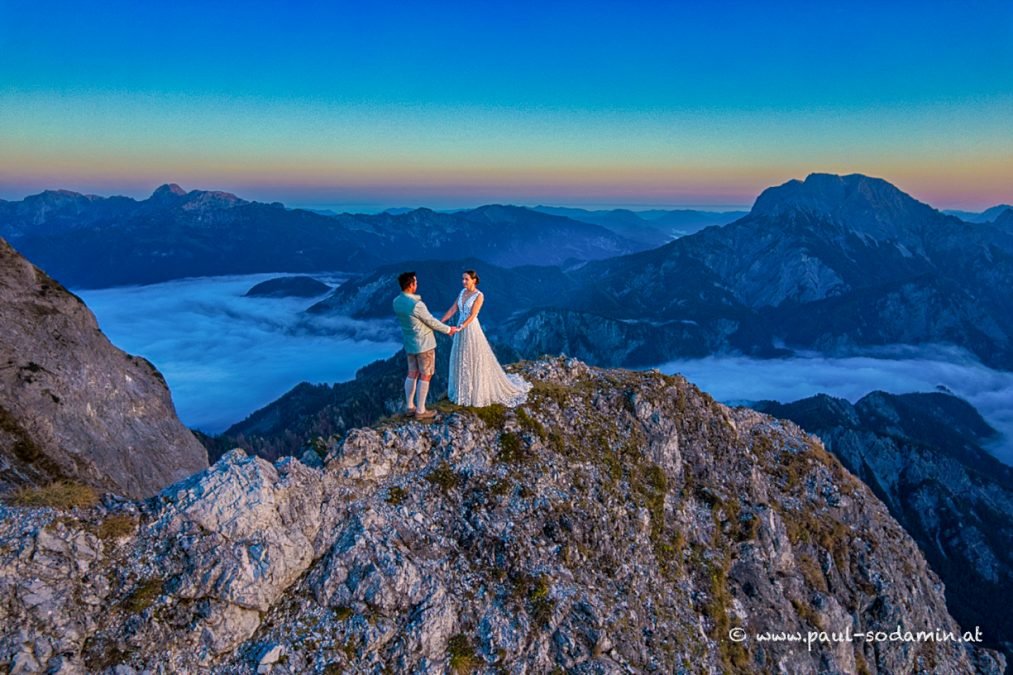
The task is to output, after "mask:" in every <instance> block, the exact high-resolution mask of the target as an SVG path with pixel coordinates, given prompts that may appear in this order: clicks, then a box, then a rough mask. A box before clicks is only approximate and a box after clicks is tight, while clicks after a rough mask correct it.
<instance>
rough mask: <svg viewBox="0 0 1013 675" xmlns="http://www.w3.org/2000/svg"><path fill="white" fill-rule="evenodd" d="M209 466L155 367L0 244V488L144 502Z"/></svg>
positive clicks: (5, 244) (68, 296)
mask: <svg viewBox="0 0 1013 675" xmlns="http://www.w3.org/2000/svg"><path fill="white" fill-rule="evenodd" d="M207 465H208V459H207V453H206V452H205V451H204V448H203V447H201V444H200V443H198V442H197V439H195V438H194V436H193V434H191V433H190V432H189V431H188V430H187V429H186V427H184V426H183V425H182V424H181V423H180V421H179V420H178V419H177V418H176V413H175V409H174V408H173V405H172V400H171V398H170V396H169V390H168V389H167V387H166V385H165V380H164V379H163V377H162V375H161V374H160V373H159V372H158V371H157V370H156V369H155V367H154V366H152V365H151V364H150V363H149V362H147V361H146V360H144V359H142V358H139V357H136V356H131V355H129V354H125V353H124V352H122V351H120V350H119V349H117V348H116V347H114V346H113V345H112V344H111V343H110V342H109V340H107V339H106V337H105V335H103V334H102V332H101V331H100V330H99V328H98V325H97V323H96V322H95V317H94V315H92V313H91V312H90V311H89V310H88V308H87V307H85V305H84V303H83V302H82V301H81V300H80V299H79V298H78V297H77V296H76V295H73V294H71V293H69V292H67V291H66V290H65V289H64V288H63V287H62V286H61V285H60V284H58V283H57V282H56V281H54V280H53V279H51V278H50V277H49V276H47V275H46V274H45V273H44V272H43V271H42V270H40V269H39V268H37V267H35V266H34V265H32V264H31V263H29V262H28V261H27V260H25V259H24V258H23V257H22V256H20V255H18V253H17V252H16V251H15V250H14V249H13V248H11V247H10V246H9V245H8V244H7V242H6V241H4V240H3V239H0V492H9V491H11V490H12V489H14V488H17V487H23V486H33V485H34V486H38V485H44V484H48V483H50V482H53V481H55V480H72V481H77V482H81V483H85V484H88V485H92V486H95V487H98V488H102V489H108V490H112V491H115V492H117V493H119V494H126V495H130V496H134V497H147V496H150V495H152V494H154V493H155V492H157V491H158V490H160V489H161V488H163V487H165V486H166V485H169V484H170V483H174V482H176V481H178V480H180V479H183V478H185V477H187V476H189V475H190V474H192V473H194V472H196V471H200V470H201V469H204V468H206V467H207Z"/></svg>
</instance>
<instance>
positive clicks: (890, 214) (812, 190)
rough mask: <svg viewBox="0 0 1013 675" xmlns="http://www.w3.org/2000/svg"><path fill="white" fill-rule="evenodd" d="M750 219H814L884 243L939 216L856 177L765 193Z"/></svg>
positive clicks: (812, 179)
mask: <svg viewBox="0 0 1013 675" xmlns="http://www.w3.org/2000/svg"><path fill="white" fill-rule="evenodd" d="M750 214H751V215H754V216H763V217H768V218H779V219H782V218H786V219H793V218H795V217H798V216H800V215H802V216H816V217H817V218H819V219H820V220H827V221H830V222H834V223H841V224H846V225H847V226H848V227H849V228H850V229H853V230H855V231H858V232H862V233H864V234H869V235H872V236H876V237H883V238H891V237H895V236H896V234H897V232H898V231H899V230H902V229H906V228H907V226H912V225H915V224H916V223H924V222H925V221H926V219H932V218H940V217H943V216H942V214H940V213H939V212H938V211H936V210H935V209H933V208H932V207H931V206H929V205H928V204H924V203H922V202H920V201H918V200H916V199H914V198H913V197H911V196H910V195H908V194H907V193H905V192H903V191H902V190H900V189H899V188H898V187H896V186H895V185H893V184H892V183H889V182H887V181H885V180H883V179H882V178H874V177H871V176H865V175H862V174H857V173H855V174H849V175H847V176H840V175H836V174H828V173H811V174H809V175H808V176H807V177H806V179H805V180H804V181H799V180H790V181H788V182H787V183H784V184H783V185H778V186H776V187H771V188H767V189H766V190H764V191H763V192H762V193H761V194H760V196H759V197H757V199H756V203H755V204H754V205H753V209H752V211H751V212H750Z"/></svg>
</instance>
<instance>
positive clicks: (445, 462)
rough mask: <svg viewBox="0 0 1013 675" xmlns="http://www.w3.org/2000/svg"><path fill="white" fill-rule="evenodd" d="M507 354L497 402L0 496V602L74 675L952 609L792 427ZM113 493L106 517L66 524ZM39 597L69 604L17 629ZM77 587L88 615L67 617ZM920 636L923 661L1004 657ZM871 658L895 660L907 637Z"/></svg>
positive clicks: (609, 657) (692, 391)
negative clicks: (4, 593)
mask: <svg viewBox="0 0 1013 675" xmlns="http://www.w3.org/2000/svg"><path fill="white" fill-rule="evenodd" d="M508 367H509V368H511V369H516V370H517V371H518V372H519V374H521V375H522V376H524V377H525V378H526V379H528V380H529V381H530V382H532V384H533V385H534V389H533V390H532V392H531V395H530V397H529V399H528V401H526V402H525V403H524V404H523V405H522V406H521V407H518V408H515V409H509V408H503V407H500V408H499V409H496V408H493V407H488V408H484V409H475V408H462V407H457V406H454V405H453V404H451V403H449V402H442V403H441V404H439V405H440V408H441V418H440V419H438V420H436V421H434V422H433V423H432V424H431V425H428V426H423V425H420V424H419V423H418V422H415V421H410V420H396V419H394V420H388V421H385V422H382V423H380V424H378V425H377V426H376V427H370V428H358V429H353V430H350V431H349V432H348V433H347V434H343V435H341V436H340V437H338V436H335V437H331V438H330V439H328V440H324V441H323V443H322V444H321V445H320V446H319V447H318V448H317V449H316V450H311V451H309V452H307V453H305V454H304V455H303V458H305V461H301V460H299V459H295V458H285V459H282V460H280V461H278V462H276V463H274V464H271V463H269V462H267V461H266V460H264V459H261V458H256V457H250V456H248V455H247V454H246V453H245V452H244V451H243V450H241V449H233V450H230V451H229V452H227V453H226V454H225V455H223V456H222V457H221V458H220V459H219V460H218V462H216V463H215V464H214V465H213V466H212V467H210V468H209V469H207V470H205V471H203V472H201V473H198V474H196V475H194V476H191V477H190V478H187V479H185V480H183V481H181V482H179V483H176V484H175V485H174V486H170V487H168V488H166V489H165V490H164V491H163V492H162V493H161V495H162V498H160V499H157V500H151V501H149V502H147V503H145V504H144V505H143V508H141V507H140V506H138V505H137V504H125V503H123V502H120V503H118V504H117V503H115V502H112V500H109V502H110V503H111V504H112V505H111V506H109V507H106V506H105V505H103V506H101V507H96V508H94V509H92V510H91V511H87V512H86V511H84V510H79V512H78V514H76V515H75V516H74V517H73V518H71V517H64V518H62V519H61V520H60V521H59V522H55V523H53V524H52V525H50V523H52V522H53V521H54V520H56V514H50V513H48V512H45V511H42V510H40V509H36V510H29V509H24V510H19V511H17V512H15V513H13V514H11V515H8V514H7V513H5V516H6V517H5V518H4V519H3V520H0V562H2V563H4V564H5V568H4V569H5V574H6V575H7V577H5V578H8V577H9V578H12V579H13V581H12V582H11V584H10V585H13V584H21V585H24V586H27V585H28V584H32V585H31V586H30V590H31V593H28V592H25V593H9V594H8V596H9V599H7V598H5V604H3V605H0V606H2V607H3V608H4V610H5V615H4V616H5V618H6V617H10V618H9V620H7V621H6V622H5V623H6V624H7V625H11V626H29V627H30V628H31V630H32V631H33V632H31V633H28V637H27V638H25V639H23V640H22V643H23V644H27V645H32V644H35V643H38V642H41V641H42V640H48V641H49V643H50V644H52V643H54V642H56V640H62V641H63V642H60V648H61V650H62V652H63V655H62V658H65V659H66V661H65V662H70V663H71V664H73V665H75V666H77V665H78V664H80V667H79V668H78V670H81V671H84V670H88V671H93V670H95V669H96V667H95V664H99V663H101V664H105V663H108V662H109V661H111V660H113V659H114V658H116V659H119V658H125V657H121V656H120V654H122V653H123V652H121V651H114V650H115V649H117V648H116V646H115V645H117V644H124V643H125V642H126V641H127V640H130V647H131V652H130V654H129V658H130V663H131V665H132V666H137V669H138V670H141V669H145V668H153V667H155V664H158V665H159V666H166V667H167V669H168V670H171V671H173V672H195V671H201V672H203V671H207V670H210V669H211V668H214V667H217V668H220V669H222V670H224V671H228V672H254V671H260V672H268V671H270V672H282V671H284V672H310V671H314V670H322V668H323V666H324V663H325V661H326V663H327V664H328V666H327V667H328V671H327V672H330V671H336V672H364V671H376V670H379V669H380V668H382V667H383V666H391V667H394V668H396V669H397V670H399V671H406V672H407V671H427V672H428V671H439V672H450V671H451V670H463V669H461V668H458V667H457V666H458V664H460V662H461V660H462V656H461V655H462V654H464V655H465V658H466V659H467V661H466V662H465V663H466V665H467V668H466V669H467V670H469V671H471V670H474V671H487V670H491V669H493V668H494V667H495V668H499V669H501V670H505V671H509V672H520V671H522V670H530V671H532V672H542V673H547V672H550V671H558V670H564V669H567V668H570V669H574V670H575V669H581V670H583V671H586V672H674V671H677V670H679V669H681V668H682V667H683V664H685V663H690V662H692V663H694V664H695V665H696V666H697V670H699V671H701V672H731V671H733V670H735V669H736V665H737V664H747V665H748V664H753V663H790V664H792V666H791V669H792V671H793V672H796V671H797V672H815V671H816V670H821V669H822V670H831V671H835V672H852V671H854V670H855V668H854V665H853V664H854V663H855V660H856V656H855V654H858V653H859V652H858V651H857V650H856V651H855V652H854V653H852V651H851V650H850V649H849V650H844V651H836V650H831V649H822V650H819V651H817V650H815V649H814V650H813V651H811V652H809V651H807V650H806V649H798V648H797V645H794V644H791V643H789V642H780V643H778V642H755V643H753V642H749V643H744V644H742V645H740V646H735V645H736V644H738V643H733V642H730V641H728V638H727V635H728V626H735V625H738V624H739V623H740V622H742V630H744V631H748V632H750V633H754V632H758V631H761V630H769V629H770V627H771V626H774V625H776V628H777V629H778V630H782V629H783V630H787V631H792V632H795V631H803V632H804V631H806V630H809V629H810V627H813V626H830V625H832V622H833V621H840V620H846V621H848V622H853V623H854V624H855V625H858V626H863V627H864V626H868V627H870V628H869V629H872V628H877V629H878V627H881V626H882V627H884V629H886V628H885V627H886V626H891V625H893V626H896V625H903V626H929V627H934V628H935V627H938V629H942V630H945V631H958V630H959V627H958V625H957V623H956V622H955V621H954V620H953V618H952V617H951V616H950V615H949V614H948V613H947V611H946V605H945V597H944V595H943V590H942V586H941V585H940V584H939V582H938V578H937V577H935V575H933V574H932V573H931V571H930V570H929V568H928V566H927V564H926V562H925V560H924V558H923V556H922V555H921V553H920V552H919V551H918V548H917V546H916V545H915V543H914V541H913V540H911V539H910V537H908V536H907V535H905V534H904V533H903V532H902V531H901V530H900V527H899V526H898V525H897V523H896V521H894V520H893V519H892V518H891V517H890V516H889V514H888V513H887V512H886V509H885V508H884V506H883V504H882V503H881V502H880V501H879V500H877V499H875V498H874V497H873V495H872V493H871V492H870V491H869V490H868V488H867V487H865V486H863V485H862V484H860V483H859V482H858V480H857V479H856V478H854V476H852V475H851V474H850V473H848V472H847V471H845V470H844V468H843V467H842V466H841V464H840V463H839V462H838V461H837V460H836V459H834V458H833V457H832V456H831V455H829V454H828V453H827V452H826V450H825V449H824V448H823V447H822V445H820V443H819V441H818V440H817V439H815V438H812V437H809V436H807V435H805V434H804V433H803V432H802V431H801V430H800V429H799V428H798V427H797V426H795V425H794V424H788V423H781V422H778V421H775V420H773V419H772V418H769V417H766V416H764V415H760V414H759V413H756V412H754V411H751V410H748V409H745V408H739V409H729V408H726V407H724V406H722V405H720V404H718V403H716V402H714V400H713V399H711V398H710V397H709V396H706V395H704V394H703V393H702V392H700V391H699V390H698V389H696V387H694V386H693V385H691V384H690V383H689V382H687V381H686V380H685V379H683V378H681V377H671V376H665V375H662V374H660V373H652V372H631V371H619V370H608V371H606V370H602V369H594V368H590V367H588V366H586V365H585V364H583V363H580V362H579V361H576V360H571V359H565V358H549V359H540V360H538V361H533V362H526V363H521V364H517V365H516V366H512V367H511V366H508ZM328 495H339V496H340V498H333V499H328V498H327V496H328ZM114 509H115V510H114ZM113 513H115V514H118V515H120V517H119V518H118V519H117V520H118V521H120V522H121V523H122V522H124V521H125V525H126V526H125V527H121V528H120V529H122V530H125V532H123V533H122V534H120V535H119V536H118V538H117V539H116V540H115V541H114V540H113V538H112V537H109V538H108V539H109V544H108V545H107V546H104V545H102V544H101V543H100V542H98V541H97V540H96V539H94V538H93V539H91V540H89V539H87V538H86V537H87V536H91V537H94V536H95V535H89V533H90V532H93V531H99V532H102V531H103V530H108V529H109V528H108V526H105V527H104V528H102V529H99V528H100V527H101V525H100V524H101V523H108V522H109V519H108V516H109V515H110V514H113ZM113 522H116V521H113ZM75 542H87V543H88V547H87V548H85V547H84V545H83V544H76V543H75ZM92 542H94V543H92ZM28 547H31V548H30V550H36V551H38V550H42V551H45V552H46V555H32V556H28V555H20V556H19V555H18V553H19V552H20V551H23V550H25V549H26V548H28ZM44 547H45V548H44ZM251 555H252V556H255V557H256V563H255V564H251V562H250V560H251ZM85 556H87V557H85ZM80 559H84V560H86V561H87V565H83V564H75V563H76V562H78V561H79V560H80ZM53 569H58V570H61V571H62V570H68V571H67V572H66V573H61V574H60V575H54V574H53V573H52V571H51V570H53ZM109 579H115V580H116V582H117V583H110V582H109V581H108V580H109ZM223 579H224V580H227V583H223V582H222V580H223ZM59 593H62V595H61V594H59ZM50 597H56V598H60V599H61V600H62V599H63V598H66V600H65V602H62V603H58V602H56V601H51V602H52V610H51V611H49V612H48V613H47V615H46V621H44V622H43V621H36V622H34V623H33V622H32V620H31V617H33V616H35V615H36V614H37V613H38V611H39V610H38V609H37V608H38V607H39V602H40V601H39V600H38V598H43V599H45V598H50ZM194 598H199V599H200V600H199V605H195V601H194ZM96 600H97V602H96ZM89 601H90V602H92V603H93V604H91V605H89V604H88V602H89ZM95 605H99V606H105V607H109V608H110V611H106V612H99V613H96V614H95V620H94V621H93V622H92V623H89V624H88V625H87V626H86V627H85V628H84V629H79V630H76V631H75V630H72V629H71V628H70V627H71V626H76V625H77V623H75V622H76V618H77V617H78V616H81V615H82V614H83V613H85V612H87V611H89V610H88V608H89V607H93V606H95ZM138 616H140V617H141V619H143V620H141V619H137V618H136V617H138ZM178 617H182V618H178ZM742 617H745V620H744V619H743V618H742ZM841 617H844V619H841ZM775 622H776V624H775ZM849 625H850V624H849ZM11 630H13V629H11ZM890 630H892V628H890ZM9 632H11V631H8V633H9ZM306 635H312V636H313V640H312V642H311V641H310V640H308V639H304V637H303V636H306ZM68 636H69V637H68ZM208 636H211V637H210V638H209V637H208ZM18 639H21V638H18ZM12 640H13V639H8V642H12ZM662 640H663V641H662ZM18 644H21V643H18ZM342 645H350V646H349V647H343V646H342ZM730 645H731V646H730ZM933 646H934V648H935V649H934V651H933V652H932V657H933V659H934V660H933V664H934V666H935V668H936V670H937V671H939V672H970V671H971V670H973V669H974V668H975V666H978V669H979V670H980V671H981V672H993V673H997V672H1001V670H1002V668H1003V665H1004V664H1003V660H1002V657H1001V656H999V655H997V654H995V653H993V652H990V651H987V650H985V649H982V648H981V647H980V645H958V644H956V643H952V642H951V643H947V642H942V641H941V642H938V643H936V644H935V645H933ZM109 654H113V656H112V657H110V656H108V655H109ZM279 654H281V655H284V658H285V664H284V665H283V666H282V667H281V668H276V667H274V666H273V664H275V663H276V661H274V660H272V659H277V658H279V656H278V655H279ZM863 658H864V657H863ZM870 658H871V657H870ZM875 658H876V661H875V663H876V667H877V668H878V670H879V671H880V672H884V671H890V672H909V671H912V670H914V669H916V668H917V667H918V664H919V662H920V659H922V658H923V656H922V655H921V654H919V653H917V652H915V650H904V649H889V650H887V649H884V650H882V651H881V652H879V653H877V654H876V657H875ZM25 661H27V658H26V659H25Z"/></svg>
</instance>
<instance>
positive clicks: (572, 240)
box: [0, 184, 645, 288]
mask: <svg viewBox="0 0 1013 675" xmlns="http://www.w3.org/2000/svg"><path fill="white" fill-rule="evenodd" d="M0 235H2V236H7V237H8V238H9V239H10V240H11V241H12V242H13V243H14V244H15V245H16V246H17V247H18V248H19V250H21V251H22V252H23V253H24V254H25V255H26V256H27V257H29V258H30V259H31V260H33V261H34V262H37V263H38V264H40V265H42V266H44V267H45V268H46V269H48V270H50V271H51V273H52V274H53V275H54V276H56V277H57V278H58V279H60V281H61V282H62V283H64V284H66V285H69V286H71V287H76V288H94V287H103V286H114V285H121V284H133V283H151V282H158V281H165V280H168V279H175V278H181V277H190V276H212V275H223V274H243V273H254V272H297V273H299V272H302V273H310V272H321V271H353V272H354V271H359V272H364V271H368V270H371V269H374V268H376V267H377V266H379V265H382V264H384V263H391V262H394V261H398V260H412V259H418V258H419V257H420V254H422V253H424V254H425V257H427V258H435V259H459V258H462V257H468V256H477V257H481V258H482V259H484V260H488V261H489V262H491V263H493V264H498V265H507V266H511V265H522V264H539V265H546V264H552V265H555V264H564V263H565V264H570V263H576V262H580V261H586V260H597V259H601V258H606V257H610V256H614V255H619V254H623V253H629V252H632V251H636V250H641V249H643V248H645V245H644V244H642V243H638V242H635V241H633V240H629V239H625V238H623V237H621V236H619V235H617V234H615V233H613V232H612V231H610V230H607V229H605V228H602V227H599V226H597V225H593V224H588V223H582V222H578V221H575V220H571V219H568V218H561V217H557V216H551V215H548V214H544V213H539V212H537V211H532V210H530V209H525V208H520V207H512V206H497V205H493V206H484V207H480V208H477V209H472V210H468V211H460V212H456V213H437V212H435V211H431V210H429V209H415V210H412V211H409V212H407V213H402V214H391V213H381V214H373V215H366V214H360V215H352V214H339V215H336V216H326V215H321V214H319V213H313V212H311V211H306V210H302V209H293V210H289V209H285V208H284V207H283V206H282V205H280V204H277V203H275V204H262V203H258V202H249V201H246V200H243V199H240V198H238V197H236V196H235V195H233V194H230V193H227V192H214V191H202V190H193V191H190V192H186V191H184V190H183V189H182V188H180V187H179V186H178V185H175V184H168V185H163V186H161V187H159V188H158V189H157V190H155V192H154V193H153V194H152V195H151V197H149V198H148V199H146V200H142V201H136V200H133V199H129V198H126V197H109V198H102V197H95V196H93V195H88V196H85V195H79V194H76V193H72V192H65V191H60V192H52V191H50V192H44V193H42V194H40V195H34V196H32V197H28V198H26V199H24V200H22V201H20V202H0Z"/></svg>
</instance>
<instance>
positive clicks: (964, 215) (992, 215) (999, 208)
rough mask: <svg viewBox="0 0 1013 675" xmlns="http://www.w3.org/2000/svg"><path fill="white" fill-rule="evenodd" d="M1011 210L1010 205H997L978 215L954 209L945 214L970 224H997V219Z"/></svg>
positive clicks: (1012, 208) (946, 211)
mask: <svg viewBox="0 0 1013 675" xmlns="http://www.w3.org/2000/svg"><path fill="white" fill-rule="evenodd" d="M1010 210H1013V206H1010V205H1009V204H997V205H995V206H992V207H990V208H987V209H985V210H984V211H982V212H981V213H976V212H974V211H955V210H952V209H948V210H945V211H943V213H945V214H947V215H950V216H956V217H957V218H960V219H961V220H966V221H967V222H969V223H991V222H995V219H996V218H998V217H999V216H1001V215H1002V214H1003V213H1005V212H1006V211H1010Z"/></svg>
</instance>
